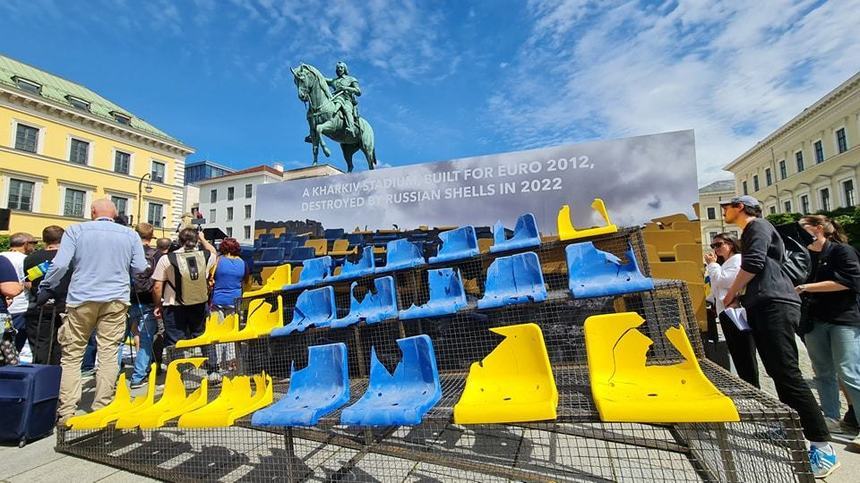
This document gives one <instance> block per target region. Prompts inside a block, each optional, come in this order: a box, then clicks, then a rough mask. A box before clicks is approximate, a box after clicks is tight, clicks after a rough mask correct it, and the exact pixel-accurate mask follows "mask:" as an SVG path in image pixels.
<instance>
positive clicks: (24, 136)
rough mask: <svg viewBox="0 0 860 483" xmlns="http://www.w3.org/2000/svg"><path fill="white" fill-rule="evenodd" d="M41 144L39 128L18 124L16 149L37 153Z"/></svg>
mask: <svg viewBox="0 0 860 483" xmlns="http://www.w3.org/2000/svg"><path fill="white" fill-rule="evenodd" d="M38 145H39V128H35V127H33V126H27V125H26V124H18V129H17V130H16V131H15V149H17V150H19V151H27V152H28V153H35V152H36V148H37V147H38Z"/></svg>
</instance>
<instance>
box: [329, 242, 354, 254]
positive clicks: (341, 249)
mask: <svg viewBox="0 0 860 483" xmlns="http://www.w3.org/2000/svg"><path fill="white" fill-rule="evenodd" d="M355 253H358V247H352V248H349V240H346V239H339V240H335V241H334V244H333V245H332V247H331V250H330V251H329V252H328V254H329V255H331V256H333V257H343V256H346V255H353V254H355Z"/></svg>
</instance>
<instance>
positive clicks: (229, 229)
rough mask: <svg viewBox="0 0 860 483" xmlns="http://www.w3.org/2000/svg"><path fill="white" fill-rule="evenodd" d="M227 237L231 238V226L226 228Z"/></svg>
mask: <svg viewBox="0 0 860 483" xmlns="http://www.w3.org/2000/svg"><path fill="white" fill-rule="evenodd" d="M227 236H228V237H230V238H233V227H232V226H228V227H227Z"/></svg>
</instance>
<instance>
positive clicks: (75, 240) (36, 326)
mask: <svg viewBox="0 0 860 483" xmlns="http://www.w3.org/2000/svg"><path fill="white" fill-rule="evenodd" d="M91 218H92V221H88V222H84V223H80V224H76V225H72V226H70V227H69V228H68V229H66V230H64V229H63V228H61V227H58V226H48V227H46V228H45V229H44V230H43V231H42V240H41V243H42V244H43V245H44V247H43V248H41V249H39V250H35V247H36V246H37V243H36V240H35V239H34V238H33V237H32V236H31V235H30V234H27V233H14V234H12V235H11V236H10V249H9V251H7V252H4V253H2V254H0V294H2V295H3V297H0V313H4V314H8V318H9V319H10V325H11V326H12V327H13V328H14V332H15V336H14V345H15V349H16V351H21V349H22V348H23V347H24V345H25V344H29V347H30V349H31V352H32V356H33V362H35V363H39V364H58V365H60V366H61V367H62V376H61V381H60V396H59V406H58V408H57V424H58V425H61V426H62V425H65V423H66V422H67V421H68V419H69V418H71V417H72V416H73V415H74V414H75V412H76V411H77V407H78V403H79V402H80V399H81V387H82V380H83V378H85V377H86V376H87V375H88V373H89V372H91V371H92V372H94V376H95V398H94V401H93V403H92V409H93V410H97V409H99V408H101V407H104V406H105V405H107V404H109V403H110V402H111V400H112V399H113V395H114V393H115V391H116V383H117V379H118V375H119V371H120V364H121V362H122V354H121V352H120V348H121V345H122V343H123V341H125V340H129V339H131V340H133V344H134V346H135V349H136V357H135V358H134V367H133V370H132V376H131V379H130V387H131V388H132V389H135V388H138V387H141V386H143V385H144V384H146V383H147V381H148V378H150V377H156V375H157V374H158V373H159V372H160V370H161V368H162V355H163V352H164V348H166V347H170V346H172V345H175V344H176V342H177V341H178V340H182V339H189V338H193V337H197V336H199V335H200V334H202V333H203V331H204V328H205V321H206V319H207V318H208V317H209V315H210V313H212V312H216V313H218V314H219V315H220V316H222V317H223V316H225V315H227V314H230V313H233V312H235V310H236V299H237V298H239V297H241V294H242V288H243V284H245V283H247V282H248V280H249V275H250V270H249V267H247V266H246V264H245V262H244V261H243V260H242V259H241V258H239V256H238V255H239V253H240V246H239V243H238V242H237V241H236V240H235V239H232V238H227V239H225V240H223V241H222V242H221V244H220V246H219V250H220V252H219V251H216V249H215V248H214V247H213V246H212V244H210V243H209V242H208V241H207V240H206V239H205V237H204V236H203V234H202V232H201V231H200V230H198V229H196V228H193V227H186V228H182V229H181V230H180V231H179V233H178V237H177V240H171V239H168V238H160V239H157V240H155V237H154V235H153V232H154V230H153V227H152V225H150V224H148V223H140V224H138V225H137V226H135V227H134V229H132V228H129V227H128V226H126V223H125V220H123V219H122V217H119V216H118V215H117V210H116V207H115V206H114V204H113V203H112V202H111V201H110V200H106V199H102V200H96V201H94V202H93V203H92V207H91ZM153 244H154V246H153ZM205 355H207V356H209V357H208V363H207V366H206V369H207V372H208V373H209V380H210V383H216V384H217V383H218V382H220V373H219V363H218V360H217V356H216V355H215V354H211V355H210V354H205ZM153 363H154V364H153ZM152 368H155V373H153V370H152ZM93 369H94V371H93Z"/></svg>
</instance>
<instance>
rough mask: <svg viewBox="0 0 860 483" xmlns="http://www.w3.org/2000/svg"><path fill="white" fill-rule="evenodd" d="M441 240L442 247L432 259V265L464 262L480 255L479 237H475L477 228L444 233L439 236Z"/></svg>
mask: <svg viewBox="0 0 860 483" xmlns="http://www.w3.org/2000/svg"><path fill="white" fill-rule="evenodd" d="M439 239H440V240H442V247H441V248H439V253H438V254H437V255H436V256H435V257H430V263H439V262H450V261H453V260H462V259H464V258H471V257H474V256H475V255H477V254H478V253H480V250H479V249H478V237H477V236H475V227H473V226H472V225H466V226H461V227H460V228H457V229H454V230H449V231H444V232H442V233H440V234H439Z"/></svg>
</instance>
